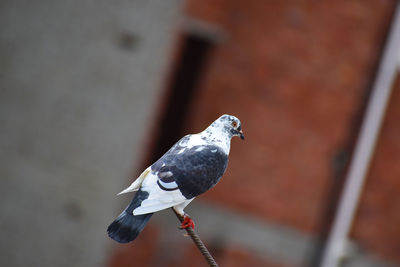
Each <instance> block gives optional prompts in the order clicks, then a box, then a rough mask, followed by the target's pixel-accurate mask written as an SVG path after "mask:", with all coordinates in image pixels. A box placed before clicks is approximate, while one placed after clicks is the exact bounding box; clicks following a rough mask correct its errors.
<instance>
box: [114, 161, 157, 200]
mask: <svg viewBox="0 0 400 267" xmlns="http://www.w3.org/2000/svg"><path fill="white" fill-rule="evenodd" d="M149 173H150V167H148V168H147V169H146V170H145V171H144V172H142V174H140V175H139V177H138V178H137V179H136V180H135V181H134V182H133V183H132V184H131V185H130V186H129V187H127V188H126V189H124V190H122V191H121V192H119V193H118V194H117V195H118V196H119V195H122V194H126V193H129V192H133V191H137V190H139V188H140V186H141V185H142V183H143V180H144V179H145V178H146V176H147V175H148V174H149Z"/></svg>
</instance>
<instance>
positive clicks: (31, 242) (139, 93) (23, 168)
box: [0, 0, 182, 266]
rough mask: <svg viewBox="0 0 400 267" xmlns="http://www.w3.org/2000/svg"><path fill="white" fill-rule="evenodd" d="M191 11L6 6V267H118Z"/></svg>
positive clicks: (1, 42) (1, 260)
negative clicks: (121, 235) (116, 221)
mask: <svg viewBox="0 0 400 267" xmlns="http://www.w3.org/2000/svg"><path fill="white" fill-rule="evenodd" d="M181 2H182V1H181V0H170V1H163V0H158V1H145V0H142V1H123V0H118V1H112V2H111V1H89V0H84V1H60V0H59V1H2V3H1V4H0V25H1V26H0V27H1V34H0V199H1V201H0V212H1V215H0V216H1V219H0V229H1V234H0V265H1V266H101V265H104V264H105V263H106V262H105V261H106V260H107V256H108V252H109V251H110V248H111V244H112V241H111V240H109V239H108V237H107V236H106V233H105V230H106V227H107V225H108V224H109V223H110V222H111V220H112V219H113V217H114V216H115V215H116V214H117V213H118V212H119V211H120V209H121V207H122V206H123V205H125V204H126V203H127V202H128V199H126V198H124V197H121V198H118V199H117V198H116V197H115V193H117V192H118V191H119V190H121V189H122V188H123V187H125V186H126V185H128V183H129V181H130V179H129V175H130V174H131V173H132V171H133V170H135V167H137V166H135V163H136V164H137V163H138V159H139V158H140V155H139V153H140V151H141V149H142V147H141V142H142V141H143V140H144V137H145V134H146V133H147V131H148V126H149V124H150V120H151V118H152V115H154V112H153V111H154V106H155V104H156V103H157V100H158V95H159V93H160V89H161V88H162V81H163V78H164V77H165V75H164V74H165V71H166V65H167V62H168V54H169V52H170V50H171V48H172V42H173V39H174V36H173V34H174V30H176V28H177V27H176V26H177V21H178V18H179V16H180V9H181V4H182V3H181ZM129 197H130V196H128V198H129Z"/></svg>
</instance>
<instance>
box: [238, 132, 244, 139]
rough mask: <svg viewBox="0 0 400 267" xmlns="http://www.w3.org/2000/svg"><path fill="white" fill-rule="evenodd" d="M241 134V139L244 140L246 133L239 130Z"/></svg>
mask: <svg viewBox="0 0 400 267" xmlns="http://www.w3.org/2000/svg"><path fill="white" fill-rule="evenodd" d="M239 134H240V139H242V140H244V134H243V131H242V130H240V131H239Z"/></svg>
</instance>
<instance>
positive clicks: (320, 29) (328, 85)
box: [112, 0, 400, 266]
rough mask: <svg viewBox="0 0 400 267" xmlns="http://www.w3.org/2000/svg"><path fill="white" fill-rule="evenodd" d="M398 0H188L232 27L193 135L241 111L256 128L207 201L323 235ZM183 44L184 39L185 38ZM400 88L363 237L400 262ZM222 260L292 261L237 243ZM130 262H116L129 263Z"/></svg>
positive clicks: (191, 8) (193, 14)
mask: <svg viewBox="0 0 400 267" xmlns="http://www.w3.org/2000/svg"><path fill="white" fill-rule="evenodd" d="M394 3H395V1H390V0H374V1H372V0H370V1H361V0H359V1H345V0H340V1H324V2H319V1H256V0H249V1H238V0H230V1H228V0H218V1H216V0H214V1H199V0H188V1H187V6H186V10H185V13H186V15H187V16H188V17H189V18H196V19H199V20H201V21H204V22H207V23H209V24H211V25H216V26H218V27H220V28H221V29H222V30H223V31H224V32H225V36H226V38H225V41H224V42H222V43H221V44H218V45H216V46H215V47H214V49H213V51H212V54H211V55H210V57H209V60H208V62H207V65H206V68H205V72H204V73H203V74H202V79H201V81H200V83H199V84H198V85H197V87H196V94H195V97H194V101H193V104H192V105H191V108H190V111H189V114H190V115H189V116H188V118H189V119H188V120H187V121H186V128H185V133H187V132H199V131H201V130H203V129H204V128H205V127H206V126H207V125H208V124H209V123H210V122H211V121H213V120H214V119H216V118H217V117H218V116H219V115H221V114H223V113H229V114H233V115H236V116H238V117H239V118H240V119H241V121H242V125H243V129H244V132H245V135H246V141H245V142H244V143H243V142H241V140H239V139H234V140H233V142H232V147H231V156H230V163H229V167H228V170H227V172H226V174H225V176H224V178H223V179H222V180H221V182H220V183H219V184H218V186H216V187H215V188H214V189H212V190H211V191H210V192H208V193H207V194H205V195H204V196H201V197H200V199H203V200H205V201H206V202H208V203H216V204H218V205H221V206H223V207H228V208H230V209H232V210H235V211H237V212H239V213H242V214H251V215H253V216H256V217H257V218H259V219H260V220H264V221H272V222H275V223H278V224H282V225H286V226H289V227H292V228H294V229H297V230H299V231H302V232H305V233H308V234H310V235H312V236H316V235H318V234H319V233H320V231H321V227H322V226H321V223H322V222H324V221H325V219H324V218H323V216H325V215H326V210H327V209H328V207H327V205H328V203H329V202H327V200H328V199H327V198H328V197H329V196H330V195H331V190H332V188H331V186H332V184H333V183H336V182H335V181H333V179H335V170H334V160H335V157H336V156H337V155H338V154H339V153H340V152H341V151H343V149H344V150H345V151H347V152H348V153H350V152H351V149H352V143H353V142H354V140H353V139H354V136H355V135H356V134H357V131H358V125H359V123H360V118H361V116H362V112H363V108H364V105H365V99H366V98H367V97H368V94H369V90H370V83H371V81H372V80H373V75H374V73H375V69H376V66H377V63H378V61H379V57H380V53H381V49H382V45H383V44H384V41H385V37H386V33H387V30H388V26H389V24H390V21H391V15H392V12H393V8H394ZM182 41H183V40H182V36H181V35H180V37H179V42H177V43H179V44H180V45H181V44H182ZM174 58H175V60H176V59H177V58H179V57H174ZM171 65H172V66H175V63H174V64H171ZM398 84H399V83H398ZM399 87H400V86H399V85H397V87H396V88H398V89H396V90H397V91H396V92H397V93H395V94H394V95H393V99H392V102H391V108H390V109H389V112H388V118H387V120H386V122H385V125H384V130H383V134H382V136H381V139H380V140H381V141H380V142H379V146H378V150H377V154H376V155H375V159H374V162H373V166H372V169H371V175H370V177H369V179H368V183H367V186H366V189H365V192H364V195H363V199H362V202H361V207H360V210H359V212H358V216H357V219H356V223H355V227H354V229H355V231H354V233H353V236H354V237H355V239H356V240H357V241H359V242H360V243H361V245H363V246H364V247H365V248H366V249H367V250H368V251H369V252H372V253H377V254H378V255H380V256H381V257H382V258H384V259H388V260H390V261H397V262H398V263H400V258H399V255H398V253H397V251H396V249H398V248H399V247H400V244H399V240H400V233H399V228H398V227H397V226H398V225H399V220H400V216H399V215H398V214H396V212H395V210H396V207H397V206H399V205H400V203H399V201H396V199H395V198H396V196H397V195H398V193H399V189H397V188H398V185H399V182H398V181H396V179H395V178H396V177H398V176H399V175H397V176H396V173H397V172H396V171H398V169H399V168H398V167H396V161H395V159H396V155H397V154H398V153H399V151H398V150H399V147H398V142H399V139H398V136H399V135H398V130H400V129H399V127H398V126H397V124H396V118H398V115H400V114H397V113H398V110H397V109H396V108H395V107H398V106H399V103H398V102H399V101H400V96H399V95H400V92H398V90H400V88H399ZM396 101H397V102H396ZM160 112H162V111H160ZM396 115H397V116H396ZM343 147H345V148H343ZM388 169H390V170H391V171H390V175H386V173H387V172H388V171H387V170H388ZM392 169H393V171H392ZM339 183H340V181H339ZM396 185H397V187H396ZM396 205H397V206H396ZM145 231H154V229H153V230H148V229H147V228H146V229H145ZM144 234H146V233H145V232H144V233H143V235H144ZM147 234H148V235H151V234H150V233H147ZM150 238H153V242H154V240H156V239H157V236H156V235H155V234H153V235H151V237H150ZM142 239H143V240H142ZM144 239H146V238H145V237H142V235H141V236H140V237H139V238H138V240H137V241H135V244H134V245H132V247H134V250H133V249H131V250H130V252H129V253H131V254H130V255H131V257H135V255H138V257H140V255H142V253H146V251H148V250H152V249H154V248H153V247H152V245H151V244H150V243H148V242H147V241H146V240H147V239H146V240H144ZM146 244H147V245H146ZM127 251H128V250H127ZM214 252H215V251H214ZM127 253H128V252H127ZM132 253H133V254H132ZM132 255H134V256H132ZM114 259H115V258H114ZM217 259H218V261H219V263H220V264H221V266H283V265H280V264H279V263H276V262H274V261H273V260H271V261H269V260H267V259H259V258H257V257H256V256H254V255H253V254H252V253H251V251H246V250H245V249H243V248H239V247H235V245H234V244H232V246H231V247H227V248H225V249H224V253H223V254H221V255H218V256H217ZM121 262H123V261H122V260H121V258H120V260H119V262H118V260H116V261H114V264H112V265H113V266H124V265H120V264H121ZM143 262H145V261H143ZM152 262H153V265H154V260H153V261H152ZM116 263H119V264H116ZM203 263H204V262H203V260H202V259H201V256H200V254H199V253H198V252H197V251H195V249H194V247H193V246H190V247H185V249H184V251H183V255H182V258H181V259H180V260H176V261H170V262H169V263H168V262H164V266H169V265H171V266H187V265H189V264H190V265H191V266H204V264H203ZM168 264H169V265H168ZM127 266H128V265H127Z"/></svg>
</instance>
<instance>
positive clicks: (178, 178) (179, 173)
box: [133, 145, 228, 215]
mask: <svg viewBox="0 0 400 267" xmlns="http://www.w3.org/2000/svg"><path fill="white" fill-rule="evenodd" d="M227 164H228V156H227V155H226V154H225V153H224V152H223V151H222V150H221V148H219V147H218V146H215V145H201V146H191V147H180V146H179V145H175V146H174V147H173V148H171V149H170V150H169V151H168V152H167V153H166V154H165V155H164V156H162V157H161V158H160V159H159V160H158V161H157V162H156V163H154V164H153V165H152V166H151V170H150V172H149V173H148V174H147V175H146V178H145V179H144V180H143V182H142V185H141V190H142V191H145V192H148V193H149V196H148V198H147V199H145V200H144V201H143V202H142V203H141V205H140V206H139V207H138V208H136V209H135V210H134V211H133V214H134V215H140V214H146V213H151V212H155V211H159V210H162V209H166V208H169V207H173V206H176V205H178V204H181V203H183V202H185V201H188V200H191V199H193V198H194V197H196V196H198V195H200V194H202V193H204V192H205V191H207V190H208V189H210V188H211V187H213V186H214V185H215V184H216V183H217V182H218V181H219V179H220V178H221V176H222V175H223V173H224V172H225V169H226V167H227Z"/></svg>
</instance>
